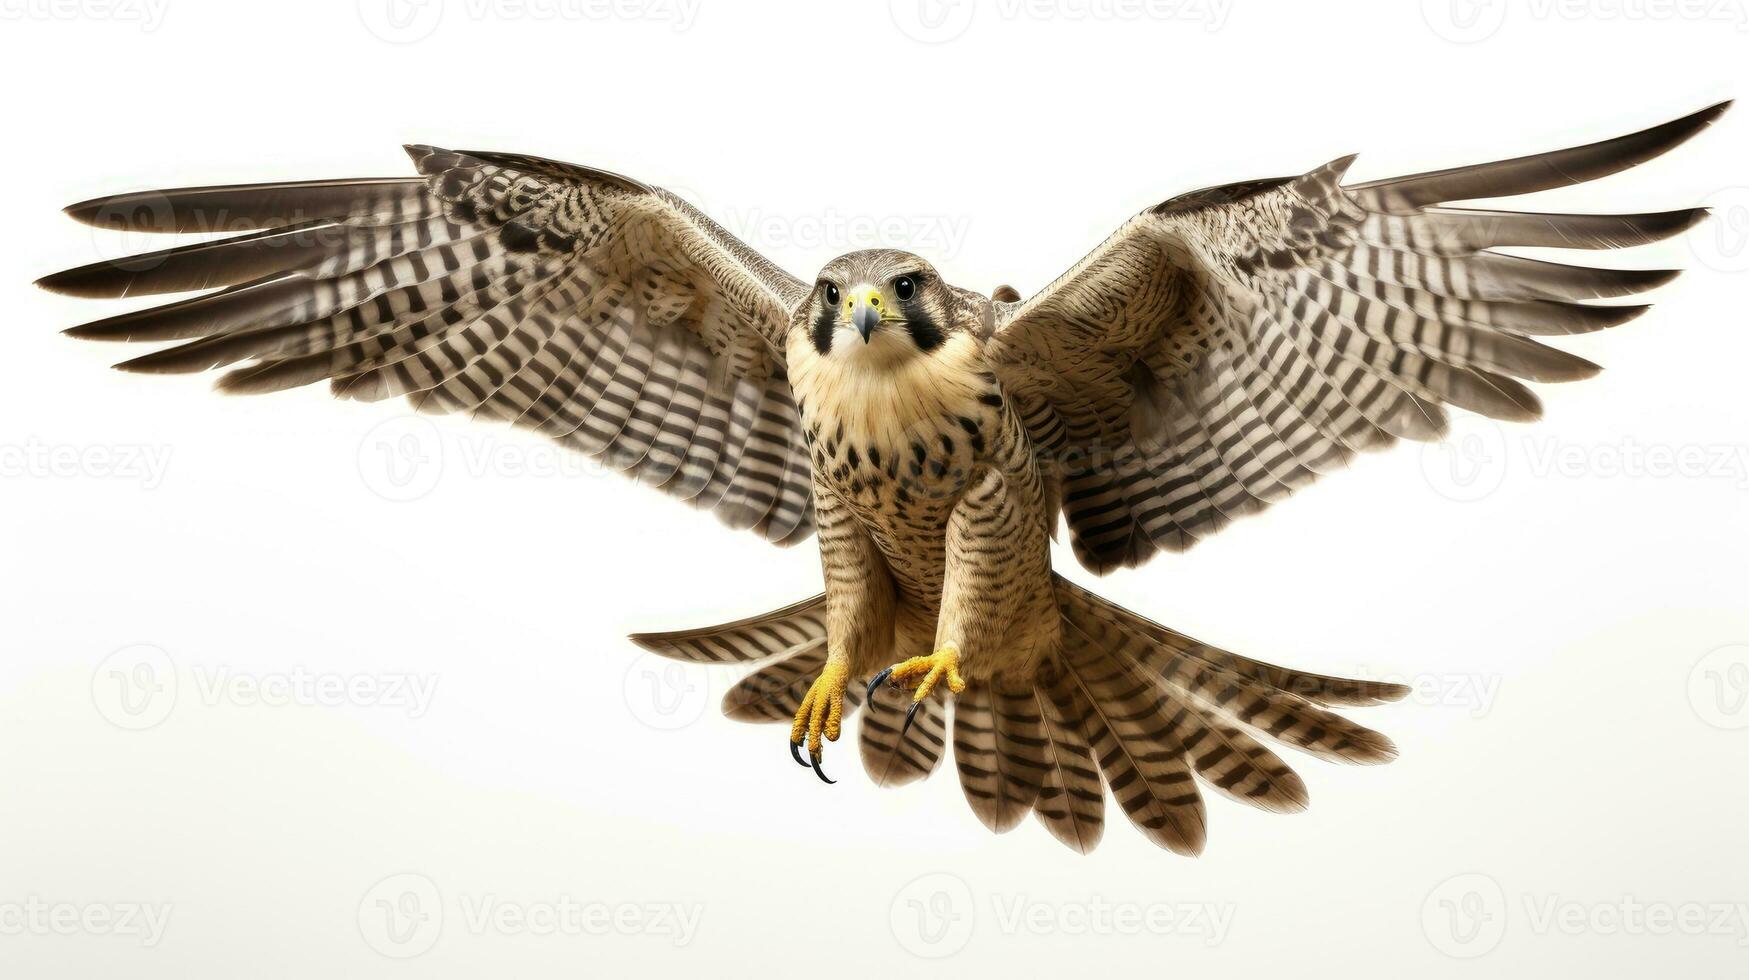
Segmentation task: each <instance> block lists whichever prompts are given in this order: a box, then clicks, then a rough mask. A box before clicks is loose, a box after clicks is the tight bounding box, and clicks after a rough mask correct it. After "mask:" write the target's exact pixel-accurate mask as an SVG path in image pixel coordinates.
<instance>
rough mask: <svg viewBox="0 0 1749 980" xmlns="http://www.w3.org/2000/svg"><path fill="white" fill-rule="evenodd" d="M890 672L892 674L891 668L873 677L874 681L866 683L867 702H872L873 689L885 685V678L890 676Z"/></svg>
mask: <svg viewBox="0 0 1749 980" xmlns="http://www.w3.org/2000/svg"><path fill="white" fill-rule="evenodd" d="M892 672H893V668H891V667H888V668H887V669H886V670H883V671H881V672H880V673H878V674H876V675H874V680H872V681H869V682H868V700H870V701H873V700H874V696H875V688H878V687H880V686H881V685H882V684H885V683H886V681H887V677H888V676H889V675H890V674H892Z"/></svg>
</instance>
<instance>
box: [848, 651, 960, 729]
mask: <svg viewBox="0 0 1749 980" xmlns="http://www.w3.org/2000/svg"><path fill="white" fill-rule="evenodd" d="M944 678H945V679H946V680H947V689H948V690H949V691H952V692H953V693H955V694H958V693H960V692H961V691H963V690H965V689H966V679H965V678H964V677H961V676H960V651H959V647H958V646H956V645H955V644H953V643H946V644H943V645H942V646H941V648H940V649H938V650H936V651H935V652H934V653H932V654H929V655H928V656H923V657H912V658H911V659H909V660H902V661H900V662H899V663H896V664H894V665H892V666H891V667H888V668H887V669H886V670H883V671H881V672H880V673H878V674H876V675H874V680H871V681H869V682H868V697H869V700H870V701H872V700H874V696H875V690H876V689H878V688H879V687H880V686H881V684H883V683H885V682H887V681H891V682H892V683H893V686H895V687H898V688H901V689H903V688H911V689H912V691H911V707H910V708H909V709H908V710H906V712H905V727H904V728H902V729H900V730H899V737H900V738H904V737H905V732H907V731H909V730H910V728H911V719H913V718H915V717H916V716H917V709H918V708H920V707H922V705H923V702H924V701H925V700H926V699H928V697H929V695H930V692H932V691H934V690H935V685H936V684H937V683H939V682H940V681H941V680H943V679H944Z"/></svg>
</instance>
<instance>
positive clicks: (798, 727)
mask: <svg viewBox="0 0 1749 980" xmlns="http://www.w3.org/2000/svg"><path fill="white" fill-rule="evenodd" d="M849 682H850V670H849V668H847V667H845V666H844V661H842V660H838V659H833V658H828V659H827V661H826V667H825V669H823V670H821V671H820V676H819V677H817V678H815V679H814V683H813V685H812V686H810V687H809V688H808V693H807V694H805V695H803V696H802V706H801V708H799V709H798V710H797V711H796V720H795V722H794V723H792V724H791V725H790V726H789V754H790V758H792V759H794V760H796V764H797V765H802V766H807V765H810V764H811V765H812V767H813V770H814V775H816V776H819V777H820V778H821V779H822V780H825V781H826V782H828V783H833V782H837V780H835V779H827V778H826V774H825V773H824V772H821V771H820V749H821V744H820V742H821V739H822V738H824V739H825V740H826V741H828V742H836V741H838V735H839V733H840V732H841V731H842V730H843V727H844V688H845V687H846V685H848V684H849ZM804 742H806V743H807V746H808V759H807V760H806V761H804V760H803V759H802V753H801V748H802V744H803V743H804Z"/></svg>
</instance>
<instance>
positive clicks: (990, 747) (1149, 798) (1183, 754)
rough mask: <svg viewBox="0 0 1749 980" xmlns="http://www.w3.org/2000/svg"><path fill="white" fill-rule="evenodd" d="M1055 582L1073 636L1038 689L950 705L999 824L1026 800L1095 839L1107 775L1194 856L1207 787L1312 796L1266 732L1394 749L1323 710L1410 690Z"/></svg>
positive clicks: (1290, 803) (1277, 807) (1270, 796)
mask: <svg viewBox="0 0 1749 980" xmlns="http://www.w3.org/2000/svg"><path fill="white" fill-rule="evenodd" d="M1056 591H1057V604H1058V608H1059V609H1060V610H1061V613H1062V626H1063V639H1062V642H1061V645H1060V650H1059V652H1058V653H1057V654H1056V655H1054V656H1052V657H1050V658H1048V659H1046V661H1045V662H1044V663H1043V664H1042V665H1041V666H1040V669H1039V671H1038V673H1037V675H1036V676H1035V677H1033V678H1032V679H1031V681H1030V684H1029V685H1028V686H1029V687H1030V690H1029V691H1027V692H1025V693H1021V692H1018V691H1014V690H1009V689H1008V687H1005V686H1004V685H1005V684H1009V685H1010V686H1012V682H1005V681H1003V680H1000V679H999V680H998V681H996V682H995V683H992V684H990V685H988V686H986V687H984V688H982V689H978V688H974V689H968V690H967V691H966V693H965V694H963V695H961V696H960V698H959V700H958V701H957V702H956V703H955V708H954V711H955V717H954V755H955V762H956V763H957V765H958V768H959V771H960V782H961V784H962V786H963V788H964V790H965V793H966V799H967V800H968V802H970V803H971V805H972V809H973V811H974V812H975V813H977V815H978V816H979V818H980V819H981V820H983V821H984V823H985V824H986V825H987V826H989V827H990V828H991V829H992V830H996V831H999V832H1000V831H1004V830H1008V829H1010V828H1012V827H1013V826H1015V825H1016V824H1017V823H1018V822H1019V821H1020V818H1021V817H1023V816H1024V815H1025V814H1026V812H1027V811H1028V810H1031V811H1033V812H1034V813H1036V814H1037V816H1038V819H1039V821H1040V822H1041V823H1043V824H1044V825H1045V827H1046V829H1048V830H1049V831H1050V832H1051V834H1052V835H1053V836H1055V837H1056V838H1057V839H1058V840H1060V841H1062V842H1063V843H1064V844H1066V845H1068V846H1069V847H1071V848H1074V849H1075V850H1077V851H1080V852H1082V853H1086V852H1088V851H1090V850H1092V849H1093V848H1094V847H1095V846H1096V845H1097V844H1098V843H1099V840H1100V836H1101V833H1102V831H1103V827H1104V803H1105V792H1104V791H1105V788H1106V787H1109V788H1110V790H1111V795H1112V796H1113V798H1115V799H1116V800H1117V803H1118V806H1119V807H1120V808H1122V810H1123V811H1124V813H1125V814H1126V815H1128V816H1129V818H1130V822H1131V823H1133V824H1135V826H1136V828H1137V829H1138V830H1140V831H1142V833H1143V834H1145V835H1146V836H1147V837H1148V839H1149V840H1152V841H1153V842H1154V843H1156V844H1158V845H1160V846H1161V847H1164V848H1167V849H1169V850H1172V851H1175V852H1178V853H1180V854H1197V853H1199V852H1200V851H1201V850H1202V848H1203V845H1204V844H1205V843H1206V840H1207V815H1206V810H1205V808H1204V805H1203V799H1202V790H1201V788H1202V787H1204V786H1207V787H1210V788H1212V789H1214V790H1215V791H1217V792H1219V793H1221V794H1222V795H1224V796H1228V797H1231V798H1232V799H1235V800H1238V801H1240V802H1242V803H1247V804H1250V805H1251V806H1255V807H1259V808H1261V809H1265V810H1270V811H1273V812H1277V813H1292V812H1296V811H1299V810H1303V809H1305V807H1306V805H1307V803H1308V797H1307V793H1306V787H1305V783H1304V782H1302V781H1301V780H1300V777H1299V776H1298V775H1296V774H1295V773H1294V771H1293V770H1292V769H1291V768H1289V767H1288V765H1287V763H1285V762H1283V761H1282V760H1281V758H1280V757H1278V756H1277V755H1276V754H1275V753H1274V752H1273V751H1271V750H1270V749H1269V748H1268V747H1267V746H1266V745H1265V744H1264V742H1265V740H1266V738H1265V737H1267V739H1268V740H1274V741H1276V742H1280V743H1283V744H1286V745H1291V746H1293V747H1295V748H1298V749H1301V750H1303V751H1306V752H1309V753H1311V754H1313V755H1317V756H1319V757H1321V758H1325V759H1330V760H1333V761H1338V762H1349V763H1358V764H1370V763H1380V762H1388V761H1390V760H1391V759H1392V758H1394V757H1395V756H1396V747H1395V746H1393V745H1392V744H1391V741H1390V739H1388V738H1386V737H1385V736H1383V735H1380V734H1379V733H1377V732H1374V731H1372V730H1371V729H1368V728H1365V727H1362V726H1360V725H1357V724H1355V723H1353V722H1351V721H1349V720H1347V719H1346V718H1343V717H1341V716H1340V715H1337V714H1334V713H1333V712H1331V711H1329V710H1327V709H1328V708H1329V707H1335V706H1359V705H1370V704H1380V703H1383V702H1387V701H1394V700H1397V699H1399V698H1401V697H1403V696H1404V695H1405V694H1407V693H1408V689H1407V688H1405V687H1403V686H1401V685H1397V684H1387V683H1381V682H1378V681H1366V680H1351V679H1348V678H1343V677H1331V676H1328V675H1324V674H1313V673H1307V672H1304V671H1297V670H1290V669H1288V668H1285V667H1278V666H1275V665H1274V664H1268V663H1263V662H1262V661H1257V660H1252V659H1250V658H1247V657H1241V656H1239V655H1237V654H1234V653H1229V652H1228V651H1225V650H1221V649H1218V648H1215V647H1211V646H1209V645H1207V644H1204V643H1199V642H1198V641H1196V640H1193V639H1191V638H1190V637H1187V636H1184V635H1183V634H1181V633H1178V632H1176V631H1173V630H1170V629H1167V628H1166V627H1164V626H1161V625H1159V624H1157V623H1154V622H1151V621H1149V620H1147V619H1144V618H1142V617H1141V616H1138V615H1136V614H1135V613H1132V612H1130V611H1128V610H1126V609H1123V608H1121V607H1119V606H1117V605H1115V604H1113V603H1111V602H1108V601H1106V600H1105V599H1101V598H1100V597H1098V596H1096V595H1094V594H1092V593H1091V592H1088V591H1086V590H1085V589H1082V588H1080V587H1078V586H1075V585H1073V584H1071V583H1069V582H1068V581H1066V580H1064V579H1062V578H1060V577H1059V578H1057V579H1056ZM1102 784H1103V785H1102Z"/></svg>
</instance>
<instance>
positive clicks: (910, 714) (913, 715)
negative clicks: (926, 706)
mask: <svg viewBox="0 0 1749 980" xmlns="http://www.w3.org/2000/svg"><path fill="white" fill-rule="evenodd" d="M921 707H923V702H921V701H913V702H911V707H910V708H908V709H906V711H905V724H904V727H902V728H900V729H899V741H901V742H903V741H904V740H905V733H906V732H908V731H910V730H911V722H913V721H915V720H916V719H917V709H918V708H921Z"/></svg>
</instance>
